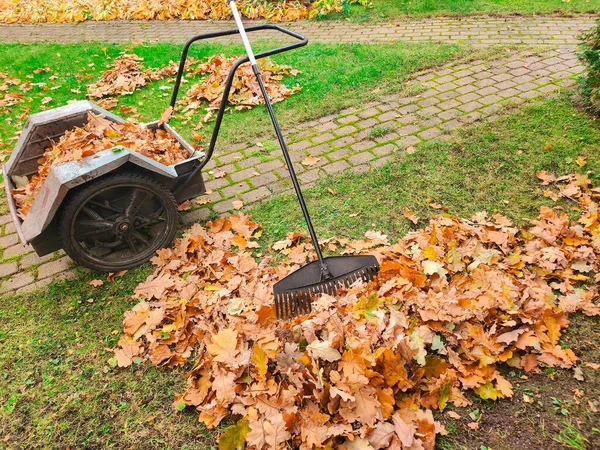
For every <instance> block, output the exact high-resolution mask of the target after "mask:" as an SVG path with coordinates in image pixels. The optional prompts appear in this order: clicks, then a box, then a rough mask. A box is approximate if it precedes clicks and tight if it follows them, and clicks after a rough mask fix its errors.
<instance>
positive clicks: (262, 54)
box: [171, 24, 308, 184]
mask: <svg viewBox="0 0 600 450" xmlns="http://www.w3.org/2000/svg"><path fill="white" fill-rule="evenodd" d="M260 30H276V31H280V32H281V33H283V34H287V35H288V36H291V37H293V38H296V39H298V42H293V43H291V44H288V45H284V46H283V47H277V48H274V49H271V50H266V51H264V52H260V53H257V54H256V55H254V57H255V58H256V59H261V58H266V57H267V56H271V55H276V54H278V53H283V52H286V51H288V50H293V49H295V48H298V47H303V46H305V45H306V44H308V38H307V37H305V36H303V35H301V34H299V33H296V32H294V31H291V30H288V29H287V28H284V27H281V26H279V25H274V24H263V25H256V26H253V27H248V28H246V31H247V32H252V31H260ZM239 33H240V31H239V30H237V29H236V30H227V31H217V32H214V33H206V34H199V35H197V36H193V37H192V38H190V39H189V40H188V41H187V42H186V43H185V45H184V46H183V52H182V54H181V60H180V62H179V69H178V70H177V78H176V79H175V86H173V95H171V107H172V108H173V111H174V110H175V103H176V102H177V95H178V93H179V87H180V85H181V78H182V77H183V72H184V70H185V62H186V60H187V56H188V51H189V48H190V46H191V45H192V44H193V43H194V42H196V41H200V40H204V39H212V38H216V37H221V36H231V35H234V34H239ZM248 61H250V58H249V57H248V56H243V57H241V58H239V59H238V60H236V61H235V62H234V63H233V66H232V67H231V71H230V72H229V75H228V76H227V80H226V81H225V90H224V91H223V97H222V99H221V105H220V106H219V112H218V113H217V117H216V120H215V128H214V129H213V133H212V137H211V139H210V144H209V146H208V150H207V151H206V155H205V156H204V159H202V161H201V162H200V165H199V166H198V167H197V168H196V169H195V170H194V173H193V174H192V176H193V175H195V174H196V173H197V172H198V171H199V170H201V169H202V168H203V167H204V166H205V165H206V164H207V163H208V161H209V160H210V158H211V157H212V154H213V152H214V150H215V146H216V144H217V138H218V135H219V130H220V128H221V122H222V121H223V115H224V114H225V109H226V108H227V102H228V99H229V92H230V91H231V85H232V83H233V77H234V75H235V72H236V71H237V69H238V68H239V67H240V66H241V65H242V64H244V63H246V62H248ZM192 176H190V177H188V179H191V178H192ZM183 184H185V181H184V183H183Z"/></svg>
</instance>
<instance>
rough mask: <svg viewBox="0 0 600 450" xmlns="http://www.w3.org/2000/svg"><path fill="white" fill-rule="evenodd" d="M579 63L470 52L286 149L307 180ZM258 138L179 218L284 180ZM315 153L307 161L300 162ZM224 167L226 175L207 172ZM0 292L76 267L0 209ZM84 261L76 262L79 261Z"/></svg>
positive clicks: (482, 114) (383, 151)
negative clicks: (39, 248) (39, 247)
mask: <svg viewBox="0 0 600 450" xmlns="http://www.w3.org/2000/svg"><path fill="white" fill-rule="evenodd" d="M582 70H583V67H582V66H581V65H580V64H579V62H578V60H577V58H576V56H575V54H574V52H573V51H572V48H560V49H555V50H549V51H545V52H543V53H540V54H534V53H531V52H528V53H527V52H521V53H517V54H513V55H511V56H509V57H507V58H504V59H499V60H495V61H489V62H486V61H482V60H479V61H473V62H471V63H469V64H460V65H448V66H444V67H441V68H438V69H435V70H431V71H426V72H423V73H420V74H417V76H416V77H415V78H414V80H413V81H412V83H413V84H415V86H413V87H412V89H410V91H411V92H415V91H417V90H418V91H421V93H420V94H418V95H414V96H411V97H406V96H400V95H396V96H391V97H388V98H386V100H385V101H383V102H378V103H371V104H367V105H364V106H362V107H360V108H352V109H348V110H344V111H341V112H340V113H339V114H337V115H332V116H327V117H322V118H320V119H319V120H315V121H312V122H306V123H303V124H300V125H299V126H297V128H296V129H295V130H293V131H291V132H289V133H287V134H288V142H289V144H290V145H289V150H290V152H291V154H292V158H293V160H294V161H295V162H296V163H297V164H296V165H295V167H296V168H297V171H298V174H299V178H300V180H301V183H302V184H303V185H304V186H306V185H307V184H311V183H314V182H316V181H317V180H318V179H319V178H322V177H324V176H326V175H334V174H337V173H340V172H343V171H347V170H353V171H355V172H357V173H360V172H363V171H365V170H367V169H369V168H370V167H378V166H382V165H383V164H385V163H386V162H387V161H388V160H390V159H391V158H392V156H393V155H394V154H396V153H400V152H403V151H405V150H406V149H407V148H408V147H410V146H417V145H419V144H420V143H421V142H423V141H426V140H430V139H445V138H447V137H448V136H450V135H451V133H452V131H453V130H455V129H456V128H459V127H461V126H464V125H466V124H470V123H473V122H475V121H479V120H494V119H495V118H496V117H498V114H499V113H500V111H501V110H502V108H503V107H504V106H506V105H514V104H520V103H523V102H525V101H527V100H528V99H532V98H534V97H546V96H549V95H553V94H555V93H556V92H557V91H559V90H561V89H564V88H569V87H571V86H572V85H573V84H574V83H575V82H576V81H575V79H574V78H575V76H576V75H577V74H579V73H580V72H581V71H582ZM262 142H263V146H262V147H261V146H256V145H253V146H245V145H237V146H233V147H231V148H229V149H226V150H224V149H217V152H216V156H215V158H213V160H212V161H211V162H210V163H209V165H208V166H207V168H208V169H209V172H208V173H206V174H205V179H206V181H207V182H206V187H207V189H209V190H211V191H212V192H211V193H210V194H207V195H205V196H203V197H204V198H206V199H210V203H209V204H207V205H205V206H203V207H198V209H196V210H193V211H189V212H187V213H185V214H184V215H183V216H182V221H183V223H184V225H189V224H192V223H194V222H197V221H199V220H203V219H205V218H206V217H207V216H208V215H209V214H210V211H211V210H212V211H214V212H217V213H224V212H227V211H231V210H232V208H233V207H232V202H233V201H234V200H242V201H243V202H244V204H245V206H244V210H246V209H247V207H248V206H249V205H250V204H252V203H253V202H257V201H259V200H261V199H264V198H266V197H268V196H270V195H272V194H275V193H279V192H282V191H285V190H289V189H290V188H291V184H290V182H289V179H288V176H287V169H286V168H285V165H284V162H283V159H282V156H281V151H280V150H279V149H278V148H277V147H276V144H275V142H273V141H270V136H269V137H265V140H264V141H262ZM309 155H312V156H314V157H316V158H318V162H317V164H316V165H315V166H313V167H304V166H302V164H300V163H299V162H300V161H302V160H303V159H305V158H306V157H307V156H309ZM222 171H225V172H226V175H225V176H224V177H220V178H215V177H214V174H217V173H218V172H222ZM0 249H3V250H2V259H0V282H1V284H0V295H1V294H2V293H6V292H13V291H16V292H23V291H26V290H31V289H34V288H38V287H40V286H43V285H46V284H48V283H50V282H51V281H54V280H57V279H64V278H68V277H73V276H75V275H76V273H77V272H76V269H74V267H73V262H72V261H71V260H70V259H69V258H68V257H67V256H65V255H64V254H63V253H61V252H57V253H56V254H54V255H49V256H45V257H42V258H39V257H38V256H37V255H36V254H35V253H32V248H31V247H29V246H22V245H21V244H20V243H19V242H18V238H17V235H16V234H15V228H14V225H13V224H12V222H11V219H10V217H9V216H8V215H5V216H0ZM79 270H81V269H79Z"/></svg>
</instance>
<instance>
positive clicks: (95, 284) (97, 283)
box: [90, 280, 104, 287]
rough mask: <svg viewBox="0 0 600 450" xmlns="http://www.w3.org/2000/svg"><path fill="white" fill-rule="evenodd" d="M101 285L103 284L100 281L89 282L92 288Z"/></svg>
mask: <svg viewBox="0 0 600 450" xmlns="http://www.w3.org/2000/svg"><path fill="white" fill-rule="evenodd" d="M103 284H104V281H102V280H92V281H90V286H93V287H99V286H102V285H103Z"/></svg>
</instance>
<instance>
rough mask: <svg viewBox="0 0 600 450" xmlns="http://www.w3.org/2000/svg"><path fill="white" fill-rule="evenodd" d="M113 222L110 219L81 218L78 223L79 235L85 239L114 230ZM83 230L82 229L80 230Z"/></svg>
mask: <svg viewBox="0 0 600 450" xmlns="http://www.w3.org/2000/svg"><path fill="white" fill-rule="evenodd" d="M112 227H113V223H112V222H109V221H108V220H80V221H79V222H78V224H77V237H78V238H79V239H83V238H84V237H87V236H92V235H95V234H99V233H106V232H108V231H110V230H112ZM80 230H81V231H80Z"/></svg>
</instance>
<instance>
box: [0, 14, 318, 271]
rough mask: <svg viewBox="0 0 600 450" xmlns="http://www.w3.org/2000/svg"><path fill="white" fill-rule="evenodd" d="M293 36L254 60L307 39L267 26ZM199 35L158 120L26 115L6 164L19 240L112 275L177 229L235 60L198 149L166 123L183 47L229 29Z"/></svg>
mask: <svg viewBox="0 0 600 450" xmlns="http://www.w3.org/2000/svg"><path fill="white" fill-rule="evenodd" d="M261 30H276V31H280V32H282V33H284V34H285V35H287V36H290V37H292V38H295V39H296V40H295V41H294V42H293V43H290V44H288V45H285V46H282V47H278V48H275V49H272V50H268V51H264V52H261V53H258V54H256V55H254V56H255V58H256V59H260V58H265V57H267V56H270V55H274V54H277V53H282V52H285V51H287V50H291V49H294V48H297V47H300V46H303V45H306V43H307V39H306V38H305V37H304V36H302V35H300V34H297V33H294V32H292V31H289V30H287V29H285V28H283V27H280V26H278V25H273V24H264V25H259V26H254V27H249V28H246V31H248V32H255V31H261ZM236 33H239V29H235V30H228V31H222V32H215V33H207V34H200V35H197V36H194V37H192V38H191V39H189V40H188V42H187V43H186V44H185V46H184V47H183V52H182V56H181V60H180V65H179V70H178V73H177V78H176V81H175V85H174V89H173V94H172V97H171V104H170V107H169V109H168V112H167V114H164V115H163V116H165V117H161V119H160V120H157V121H155V122H151V123H148V124H144V125H141V126H137V125H134V124H132V123H130V122H126V121H125V120H124V119H122V118H120V117H118V116H116V115H114V114H112V113H110V112H108V111H106V110H104V109H102V108H100V107H99V106H97V105H95V104H94V103H92V102H88V101H80V102H75V103H72V104H69V105H67V106H63V107H60V108H55V109H52V110H48V111H44V112H41V113H38V114H34V115H32V116H30V117H29V119H28V120H27V123H26V125H25V128H24V130H23V132H22V133H21V136H20V138H19V141H18V142H17V145H16V147H15V149H14V151H13V153H12V155H11V158H10V160H9V161H8V162H7V163H6V165H5V166H4V167H3V173H4V174H5V187H6V192H8V193H12V195H9V196H8V202H9V208H10V212H11V215H12V218H13V221H14V223H15V226H16V228H17V232H18V235H19V237H20V240H21V242H22V243H23V244H24V245H26V244H30V245H31V246H32V247H33V249H34V250H35V251H36V252H37V254H38V255H40V256H43V255H46V254H49V253H52V252H54V251H56V250H59V249H61V248H62V249H64V250H65V252H66V253H67V254H68V255H69V256H70V257H71V258H72V259H74V260H75V261H76V262H77V263H79V264H81V265H83V266H86V267H89V268H91V269H94V270H100V271H105V272H116V271H120V270H124V269H129V268H132V267H135V266H137V265H139V264H141V263H143V262H145V261H147V260H149V259H150V258H151V257H152V256H153V255H154V254H155V253H156V250H158V249H160V248H162V247H165V246H166V245H168V244H169V243H170V242H171V241H172V240H173V237H174V236H175V233H176V230H177V221H178V215H177V204H178V203H180V202H183V201H185V200H187V199H190V198H193V197H196V196H197V195H199V194H202V193H203V192H205V186H204V181H203V177H202V168H203V167H205V166H206V164H207V163H208V161H209V160H210V158H211V156H212V154H213V152H214V149H215V146H216V142H217V137H218V133H219V129H220V126H221V122H222V119H223V115H224V113H225V109H226V107H227V99H228V98H229V93H230V90H231V86H232V82H233V80H234V75H235V72H236V70H237V69H238V68H239V67H240V65H242V64H243V63H246V62H248V61H250V58H249V57H248V56H244V57H242V58H239V59H238V60H237V61H236V62H235V63H234V64H233V67H232V68H231V71H230V72H229V75H228V78H227V81H226V83H225V86H224V91H223V95H222V101H221V102H220V106H219V110H218V113H217V116H216V122H215V127H214V130H213V134H212V138H211V141H210V145H209V147H208V149H207V151H206V152H199V151H196V150H195V149H194V148H193V147H192V146H191V145H190V144H188V143H187V142H186V141H185V140H184V139H183V138H182V137H181V136H180V135H179V134H178V133H177V132H176V131H175V130H174V129H173V128H172V127H170V126H169V124H168V122H169V119H170V116H171V114H172V112H173V108H174V107H175V103H176V101H177V94H178V91H179V87H180V84H181V80H182V76H183V72H184V70H185V68H186V60H187V55H188V51H189V48H190V46H191V45H192V44H193V43H194V42H197V41H201V40H204V39H211V38H216V37H221V36H228V35H234V34H236Z"/></svg>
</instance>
